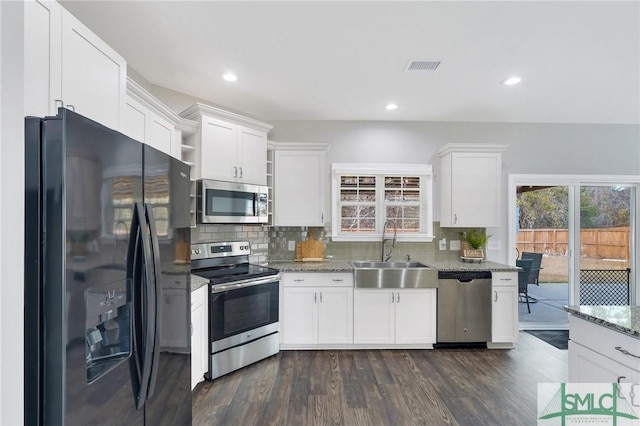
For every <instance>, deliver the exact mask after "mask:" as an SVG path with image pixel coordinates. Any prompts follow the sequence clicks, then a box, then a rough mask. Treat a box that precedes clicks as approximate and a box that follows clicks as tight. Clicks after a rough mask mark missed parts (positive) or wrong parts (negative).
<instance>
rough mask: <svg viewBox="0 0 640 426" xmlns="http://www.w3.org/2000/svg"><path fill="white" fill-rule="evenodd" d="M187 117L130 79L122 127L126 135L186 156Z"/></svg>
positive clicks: (177, 154) (172, 153) (174, 154)
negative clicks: (184, 125)
mask: <svg viewBox="0 0 640 426" xmlns="http://www.w3.org/2000/svg"><path fill="white" fill-rule="evenodd" d="M182 121H184V119H183V118H182V117H180V116H179V115H178V114H176V113H175V112H173V111H171V110H170V109H169V108H167V107H166V106H165V105H164V104H163V103H162V102H160V101H159V100H158V99H157V98H155V97H154V96H153V95H152V94H151V93H149V92H148V91H146V90H145V89H144V88H143V87H142V86H140V85H139V84H138V83H136V82H135V81H133V80H131V79H130V78H129V79H128V80H127V102H126V104H125V107H124V112H123V114H122V126H121V131H122V133H124V134H125V135H127V136H129V137H131V138H133V139H136V140H138V141H140V142H143V143H145V144H147V145H150V146H152V147H154V148H156V149H157V150H159V151H162V152H164V153H166V154H169V155H171V156H173V157H175V158H178V159H182V148H181V145H182V133H181V131H180V130H179V128H180V127H181V122H182Z"/></svg>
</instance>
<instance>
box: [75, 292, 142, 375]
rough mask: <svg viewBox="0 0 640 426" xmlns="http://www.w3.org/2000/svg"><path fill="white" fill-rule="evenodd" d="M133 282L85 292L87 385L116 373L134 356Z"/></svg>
mask: <svg viewBox="0 0 640 426" xmlns="http://www.w3.org/2000/svg"><path fill="white" fill-rule="evenodd" d="M128 281H129V280H123V281H118V282H114V283H110V284H106V285H101V286H99V287H90V288H88V289H87V290H86V291H85V302H86V314H87V316H86V361H87V383H92V382H94V381H95V380H96V379H98V378H100V377H101V376H103V375H104V374H106V373H108V372H109V371H111V370H113V369H114V368H115V367H116V366H117V365H118V364H120V363H121V362H123V361H124V360H126V359H128V358H129V356H130V355H131V321H130V319H131V303H128V302H127V284H128Z"/></svg>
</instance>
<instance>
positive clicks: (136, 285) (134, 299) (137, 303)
mask: <svg viewBox="0 0 640 426" xmlns="http://www.w3.org/2000/svg"><path fill="white" fill-rule="evenodd" d="M140 220H141V219H140V209H138V205H137V204H134V206H133V217H132V221H131V230H130V231H129V247H128V249H127V279H128V288H127V295H128V297H129V299H130V301H131V306H132V307H133V311H132V312H131V330H130V331H131V359H130V361H129V371H130V375H131V387H132V390H133V396H134V398H135V404H136V408H137V409H140V407H141V406H142V403H143V402H144V398H145V396H144V395H142V394H141V393H142V391H143V388H144V386H142V374H143V373H142V370H143V360H142V356H143V355H144V351H143V348H142V346H141V343H142V340H143V339H144V329H143V324H144V322H145V321H144V318H143V315H142V314H143V313H142V312H140V311H142V310H143V309H142V306H141V302H142V295H141V291H142V280H143V277H142V271H141V268H142V267H143V262H142V252H141V251H142V240H141V238H142V227H141V224H140ZM141 402H142V403H141Z"/></svg>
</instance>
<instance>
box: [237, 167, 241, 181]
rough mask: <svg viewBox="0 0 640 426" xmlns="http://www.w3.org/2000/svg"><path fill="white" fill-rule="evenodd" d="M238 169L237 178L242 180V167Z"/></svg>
mask: <svg viewBox="0 0 640 426" xmlns="http://www.w3.org/2000/svg"><path fill="white" fill-rule="evenodd" d="M239 169H240V176H238V177H239V178H240V179H242V167H239Z"/></svg>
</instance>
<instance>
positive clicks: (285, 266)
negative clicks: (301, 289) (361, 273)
mask: <svg viewBox="0 0 640 426" xmlns="http://www.w3.org/2000/svg"><path fill="white" fill-rule="evenodd" d="M269 267H271V268H276V269H278V270H280V271H281V272H353V266H351V262H350V261H342V260H327V261H326V262H295V261H273V262H269Z"/></svg>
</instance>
